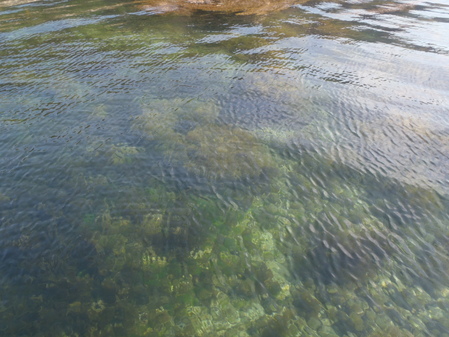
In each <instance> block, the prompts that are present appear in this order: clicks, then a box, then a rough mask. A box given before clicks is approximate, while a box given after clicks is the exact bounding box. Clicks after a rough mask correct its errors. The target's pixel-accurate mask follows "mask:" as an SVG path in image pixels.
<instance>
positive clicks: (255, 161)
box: [186, 125, 274, 178]
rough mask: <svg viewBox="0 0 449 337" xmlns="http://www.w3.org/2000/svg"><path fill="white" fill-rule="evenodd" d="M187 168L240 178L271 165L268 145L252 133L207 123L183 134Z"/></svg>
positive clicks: (219, 175) (271, 160)
mask: <svg viewBox="0 0 449 337" xmlns="http://www.w3.org/2000/svg"><path fill="white" fill-rule="evenodd" d="M186 143H187V148H188V150H189V153H190V155H189V160H188V163H187V165H186V166H187V167H188V168H190V169H191V170H193V171H195V172H198V173H202V174H205V175H208V176H217V177H231V178H241V177H246V176H257V175H260V174H262V173H263V172H264V170H267V169H270V168H274V160H273V158H272V156H271V154H270V152H269V150H268V149H267V148H265V147H264V146H263V145H262V144H260V143H259V142H258V141H257V139H256V138H255V137H254V136H252V135H251V133H249V132H247V131H245V130H243V129H239V128H232V127H228V126H221V125H207V126H203V127H198V128H196V129H194V130H192V131H190V132H189V133H188V134H187V136H186Z"/></svg>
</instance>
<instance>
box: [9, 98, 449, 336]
mask: <svg viewBox="0 0 449 337" xmlns="http://www.w3.org/2000/svg"><path fill="white" fill-rule="evenodd" d="M159 103H160V102H159ZM193 116H194V114H193ZM175 117H176V116H175V115H173V116H172V117H171V118H172V122H171V123H172V124H171V127H170V128H169V129H168V132H170V131H173V132H175V133H176V134H177V136H179V138H180V139H181V140H178V141H179V143H175V144H174V145H173V144H170V145H169V146H168V147H166V146H165V144H164V142H165V141H166V140H165V139H164V137H163V134H160V135H158V134H157V132H156V131H157V130H158V128H154V129H151V130H154V133H152V134H149V135H148V136H147V137H150V136H154V138H151V139H147V140H148V141H149V142H150V143H152V142H156V143H157V144H158V145H157V146H156V148H160V149H161V151H162V153H163V154H164V155H167V156H169V157H170V156H171V154H172V153H171V152H170V151H167V150H166V149H167V148H169V149H172V148H173V146H179V147H181V148H183V147H186V148H187V149H188V150H186V151H185V152H184V154H185V157H181V158H183V159H184V160H185V162H182V161H181V160H177V161H175V162H172V164H174V163H177V165H181V166H185V169H187V170H192V172H195V174H198V175H204V176H207V177H208V178H207V179H212V180H211V181H214V180H215V179H223V177H226V179H227V180H233V181H235V182H238V181H239V180H241V177H242V176H245V175H246V176H248V175H251V172H250V170H246V168H245V166H243V167H238V168H233V169H232V170H230V169H228V168H223V169H220V168H218V167H217V166H214V165H217V164H216V163H214V162H213V161H217V162H220V160H221V158H222V156H224V155H223V154H222V153H221V152H218V153H219V154H216V153H215V152H214V151H212V149H210V150H209V149H207V148H206V149H205V150H201V151H200V150H197V147H199V146H200V145H201V144H204V143H205V142H206V141H205V140H204V139H207V141H211V140H210V139H211V138H212V139H214V138H213V137H217V139H219V140H220V142H218V143H216V146H219V145H220V144H221V142H222V141H223V138H220V137H224V136H223V135H225V137H227V138H228V139H231V140H233V141H235V142H237V144H236V145H235V146H234V147H233V149H236V150H234V151H237V153H239V152H238V151H239V150H240V147H239V142H240V141H241V139H245V141H244V142H243V145H242V146H247V148H248V147H249V148H250V149H254V148H255V149H258V148H259V146H260V147H261V148H262V149H264V151H265V145H264V146H262V145H260V144H257V143H255V142H256V140H257V138H256V137H255V136H254V135H252V134H251V133H250V132H249V131H244V130H242V131H241V130H239V129H237V130H235V129H234V128H229V127H227V126H223V125H220V124H218V123H216V122H215V121H214V119H213V118H212V119H208V120H207V121H206V122H201V124H200V125H196V124H195V118H193V117H192V120H193V121H194V123H193V124H189V125H190V126H189V127H188V128H187V130H185V129H182V131H180V130H179V129H177V128H176V126H177V123H178V119H177V118H175ZM214 118H215V117H214ZM146 122H147V123H148V124H146V125H145V124H143V125H144V126H143V129H140V128H139V129H138V131H139V132H141V130H144V131H145V132H148V130H150V127H151V126H152V125H153V124H151V123H150V119H148V120H146ZM192 125H193V126H192ZM203 125H204V126H203ZM203 128H204V129H203ZM248 139H249V140H251V142H248ZM167 141H168V140H167ZM170 142H172V140H170ZM198 144H200V145H198ZM110 149H111V150H110ZM110 149H109V148H106V150H105V151H103V152H100V155H102V156H104V157H105V160H106V161H107V162H108V163H109V164H110V165H112V167H117V168H122V167H123V165H130V166H132V165H134V164H135V163H136V160H137V161H138V160H141V159H139V157H135V156H136V151H137V153H140V152H141V151H145V147H141V148H139V149H138V150H136V149H134V148H133V147H131V149H130V150H126V151H121V149H128V146H127V145H125V144H121V145H118V149H120V150H117V148H116V147H115V146H112V147H110ZM195 150H196V151H198V152H199V153H204V158H206V159H207V158H209V161H210V162H211V163H208V162H207V160H206V159H203V161H200V159H195V158H194V157H193V156H192V154H191V153H189V151H190V152H193V153H194V151H195ZM111 151H112V152H111ZM117 151H118V152H119V153H120V154H122V153H127V154H129V156H130V157H129V158H132V160H131V161H128V160H115V159H114V158H115V154H116V153H117ZM166 151H167V152H166ZM222 151H223V152H225V153H226V156H230V158H231V159H232V160H235V159H236V157H237V156H238V155H235V154H233V153H231V154H228V153H227V151H231V149H227V148H224V150H222ZM252 151H254V150H252ZM261 151H262V150H261ZM111 153H112V156H111ZM267 154H269V158H270V159H269V163H270V165H271V166H276V167H277V170H276V174H274V175H271V176H270V179H269V180H268V182H267V183H266V187H265V188H264V189H260V190H257V189H253V190H251V193H248V194H247V195H246V196H245V194H244V193H243V195H242V194H241V193H240V192H238V193H236V194H234V195H233V194H232V193H231V194H229V195H228V196H227V197H226V198H223V197H222V193H224V192H225V189H226V188H227V187H219V189H218V191H216V192H217V193H212V192H207V193H205V191H202V190H188V192H187V191H186V190H182V189H181V190H179V189H176V188H175V187H174V186H170V185H167V184H164V183H163V182H161V181H159V180H158V179H154V178H153V179H147V180H145V184H144V185H143V186H140V187H139V188H134V189H131V190H129V191H127V192H125V193H123V187H119V189H120V190H122V196H121V197H117V198H116V199H115V200H106V199H105V200H103V201H101V202H97V203H95V204H89V203H88V205H90V206H89V207H85V208H83V212H84V215H83V216H82V217H81V218H80V219H78V226H77V227H76V232H77V240H75V241H74V242H73V244H72V245H69V246H68V247H67V246H66V249H65V252H66V253H65V254H62V255H60V256H57V257H56V256H53V257H52V258H51V259H49V256H46V255H45V254H44V255H42V254H41V255H39V254H37V251H38V250H39V249H41V250H42V249H43V250H46V248H45V247H44V246H42V244H43V243H42V244H38V243H39V242H54V241H59V242H61V244H62V245H64V244H65V245H67V242H68V237H70V236H71V235H72V233H73V229H72V230H71V231H69V232H65V231H64V230H62V229H63V228H64V227H61V228H60V229H59V230H56V228H57V226H58V225H57V224H56V223H55V224H54V228H55V231H54V233H55V234H54V235H55V237H54V239H53V240H51V241H42V239H40V238H39V237H34V238H33V237H32V236H30V234H31V233H32V232H27V230H26V229H25V228H23V229H22V231H21V232H16V233H13V234H11V235H12V237H14V239H13V240H11V241H10V242H11V243H10V245H9V246H8V247H6V246H3V247H2V248H1V249H2V275H3V278H2V307H1V308H0V309H1V314H2V315H1V323H2V333H3V334H5V335H21V336H56V337H59V336H81V335H82V336H110V335H116V336H211V335H213V336H236V335H237V336H258V337H259V336H260V337H266V336H366V337H373V336H406V337H408V336H428V335H433V336H445V331H446V329H447V328H449V326H448V323H449V322H448V321H447V319H446V317H447V315H446V309H447V306H448V301H449V290H448V288H447V287H446V286H445V285H444V283H442V282H439V283H435V284H433V287H428V286H426V284H425V283H423V282H419V281H418V279H417V278H414V277H409V276H407V275H411V274H410V273H409V274H407V273H405V274H404V273H403V271H404V270H402V267H401V263H400V262H401V259H402V258H403V254H402V251H404V250H407V249H408V250H414V251H415V253H414V254H415V255H422V254H421V253H422V252H421V251H420V250H421V249H423V248H425V247H422V246H418V245H417V246H414V245H411V244H407V243H404V242H401V241H400V239H399V237H400V235H402V233H403V232H406V231H408V230H409V229H408V228H407V227H408V226H407V224H409V223H412V222H413V221H416V219H418V220H419V221H424V220H423V217H424V216H425V215H426V214H427V213H426V212H428V211H427V209H430V210H432V211H434V210H435V209H433V208H432V207H431V205H436V206H435V207H437V209H440V211H441V212H443V210H442V207H446V204H447V200H445V199H444V198H441V197H440V196H438V195H436V194H433V193H432V192H426V191H424V190H422V189H418V188H416V187H407V186H405V187H404V186H401V185H399V184H397V183H396V182H394V181H390V180H388V179H384V180H382V184H383V186H382V187H378V189H377V190H376V189H368V188H367V186H370V185H369V184H370V182H369V181H368V182H367V181H366V179H367V178H366V177H365V176H363V175H361V174H359V173H357V172H356V171H354V170H353V169H351V168H348V167H344V166H341V167H339V165H340V164H338V163H332V162H326V161H324V160H323V159H322V158H321V159H319V158H318V157H316V156H314V155H313V154H310V153H309V154H303V155H302V157H301V160H300V161H297V160H296V159H295V158H291V157H284V156H283V155H282V153H278V152H277V151H268V150H267ZM185 163H188V164H185ZM200 163H201V164H200ZM280 164H282V165H280ZM189 165H197V166H198V167H205V169H204V170H206V169H207V170H211V171H218V172H219V174H217V175H216V176H215V175H211V174H209V175H207V174H205V173H204V171H201V170H196V169H194V168H192V167H189ZM253 165H254V163H253ZM258 166H262V167H267V166H268V165H267V164H265V162H263V161H260V162H258V163H257V166H256V165H254V167H256V168H257V167H258ZM193 170H195V171H193ZM220 170H222V171H220ZM308 170H311V171H308ZM253 171H255V172H256V173H257V174H261V172H262V171H257V170H256V169H253ZM332 172H334V173H332ZM335 172H338V174H336V173H335ZM324 178H326V179H324ZM80 179H82V181H84V184H89V185H90V186H91V188H92V189H93V190H94V191H95V190H98V192H100V191H102V190H103V189H104V188H106V187H107V185H108V184H110V182H108V179H102V178H101V176H97V177H95V176H93V177H92V179H87V178H86V177H80ZM73 181H78V180H76V179H75V180H73ZM95 182H97V183H95ZM77 184H79V182H78V183H77ZM366 184H368V185H366ZM318 187H319V188H318ZM389 190H391V193H392V198H391V199H388V200H387V199H385V196H384V195H382V196H381V195H380V193H381V191H389ZM256 192H257V193H256ZM6 195H7V194H6V193H4V194H3V197H2V199H1V200H0V202H1V203H2V204H5V203H11V202H13V200H11V199H10V198H9V197H7V196H6ZM95 195H96V193H93V194H92V196H95ZM430 196H432V198H434V199H435V202H431V203H430V204H429V202H430V201H429V200H430V199H429V198H430ZM409 198H413V199H409ZM380 201H382V202H383V203H384V205H383V206H382V204H381V203H380ZM385 203H389V204H390V207H389V208H388V207H385ZM376 204H377V206H374V205H376ZM412 205H416V207H415V206H412ZM418 205H421V207H418ZM381 206H382V209H383V212H381V213H376V212H373V208H372V207H375V209H377V208H378V207H381ZM376 207H377V208H376ZM399 207H402V210H400V208H399ZM409 207H410V208H411V207H413V208H414V209H416V212H420V214H421V215H420V216H419V217H418V216H417V215H418V214H417V213H416V212H415V213H414V215H413V214H410V215H409V217H408V220H407V221H405V220H404V221H405V222H403V223H401V222H396V225H395V226H392V224H391V223H389V222H388V221H385V219H386V218H388V217H389V216H390V217H393V215H394V214H399V213H401V214H403V216H406V214H407V212H406V209H407V208H409ZM10 209H11V208H10ZM389 210H390V211H389ZM11 211H12V209H11ZM51 212H52V208H51V204H47V205H41V206H40V214H41V217H42V219H43V220H45V219H48V218H56V217H55V214H52V213H51ZM389 212H390V214H389ZM415 216H416V217H415ZM59 219H60V220H59V222H60V223H64V221H65V222H67V221H73V219H69V218H67V219H65V220H64V219H63V218H61V217H60V218H59ZM23 220H25V219H23ZM433 221H434V218H431V219H430V220H429V221H428V222H426V226H427V228H428V229H427V231H428V232H429V234H430V235H432V234H431V233H432V228H433V230H434V231H435V233H436V232H438V231H441V230H442V228H441V227H439V225H438V223H434V224H433ZM444 231H445V232H444V233H446V232H447V229H445V230H444ZM69 233H70V235H69ZM444 235H446V236H447V237H449V235H448V233H446V234H444ZM66 237H67V238H66ZM433 240H434V243H435V244H437V243H439V242H441V243H442V241H441V240H439V239H438V238H437V237H436V236H435V237H434V238H433ZM3 245H4V243H3ZM420 247H421V248H420ZM30 249H32V250H30ZM53 250H54V248H53ZM86 252H87V254H86ZM438 254H440V255H442V256H445V259H441V261H442V264H441V265H440V267H443V268H445V270H446V271H449V263H448V259H447V253H446V252H445V251H444V250H439V253H438ZM33 256H38V257H34V258H33ZM424 264H425V261H423V263H422V266H424ZM13 268H15V270H13ZM17 268H20V269H21V270H22V272H21V274H19V276H18V274H17V272H16V270H17ZM409 268H410V269H411V272H416V273H418V272H419V268H420V267H419V265H418V266H417V265H409ZM413 269H414V271H413ZM434 272H435V271H434ZM13 275H15V276H13ZM435 276H436V277H438V278H439V279H440V280H442V279H444V278H445V277H446V276H445V275H441V274H438V275H437V274H435ZM421 281H422V280H421ZM17 313H21V314H20V316H19V318H17V316H16V315H17ZM42 322H44V323H45V326H48V327H49V328H48V330H47V329H45V328H44V326H43V325H42ZM54 322H57V324H55V323H54Z"/></svg>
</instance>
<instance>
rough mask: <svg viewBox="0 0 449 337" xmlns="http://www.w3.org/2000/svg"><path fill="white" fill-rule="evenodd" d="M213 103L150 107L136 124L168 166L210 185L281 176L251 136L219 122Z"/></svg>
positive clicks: (178, 102)
mask: <svg viewBox="0 0 449 337" xmlns="http://www.w3.org/2000/svg"><path fill="white" fill-rule="evenodd" d="M218 116H219V109H218V107H217V106H216V105H215V104H214V103H213V102H201V101H195V100H185V99H180V98H177V99H173V100H168V99H167V100H165V99H164V100H154V101H151V102H150V103H149V104H148V105H147V108H146V111H145V112H144V113H143V114H142V116H140V117H139V118H138V119H137V120H136V121H135V128H136V129H138V130H140V131H142V132H144V135H145V137H146V138H147V139H148V140H150V141H152V142H154V144H155V145H154V146H155V147H156V148H157V149H159V150H160V151H161V152H162V153H163V154H164V155H165V156H166V158H167V159H168V160H170V161H174V162H180V163H181V164H182V165H184V166H185V168H186V169H187V170H189V171H191V172H192V173H195V174H197V175H200V176H205V177H208V178H211V179H235V180H238V179H243V178H247V177H259V176H263V175H266V174H271V173H273V172H275V171H276V162H275V159H274V157H273V155H272V153H271V151H270V149H269V148H268V147H267V146H265V145H264V144H262V143H261V142H260V141H259V140H258V139H257V138H256V137H255V136H254V135H253V134H252V133H251V132H249V131H247V130H244V129H242V128H238V127H232V126H228V125H225V124H221V123H218V122H217V118H218Z"/></svg>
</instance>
